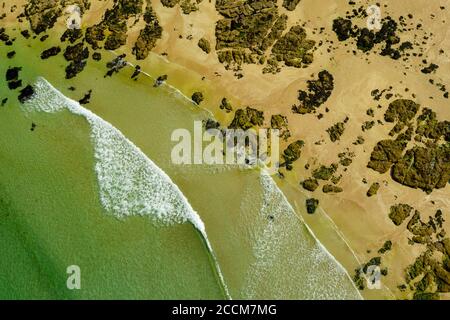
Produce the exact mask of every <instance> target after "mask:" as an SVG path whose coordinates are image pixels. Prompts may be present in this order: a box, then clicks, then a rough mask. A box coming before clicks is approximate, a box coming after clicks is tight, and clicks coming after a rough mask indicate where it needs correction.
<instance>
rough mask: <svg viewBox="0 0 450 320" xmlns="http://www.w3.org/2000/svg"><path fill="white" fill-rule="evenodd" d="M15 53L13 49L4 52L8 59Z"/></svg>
mask: <svg viewBox="0 0 450 320" xmlns="http://www.w3.org/2000/svg"><path fill="white" fill-rule="evenodd" d="M15 55H16V52H15V51H14V50H13V51H10V52H8V53H7V54H6V57H7V58H8V59H12V58H14V56H15Z"/></svg>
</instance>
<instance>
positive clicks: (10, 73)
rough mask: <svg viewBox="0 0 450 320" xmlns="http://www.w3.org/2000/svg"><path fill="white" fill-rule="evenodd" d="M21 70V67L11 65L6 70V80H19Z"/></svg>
mask: <svg viewBox="0 0 450 320" xmlns="http://www.w3.org/2000/svg"><path fill="white" fill-rule="evenodd" d="M21 70H22V68H21V67H11V68H8V70H6V81H16V80H19V72H20V71H21Z"/></svg>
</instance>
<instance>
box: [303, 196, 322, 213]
mask: <svg viewBox="0 0 450 320" xmlns="http://www.w3.org/2000/svg"><path fill="white" fill-rule="evenodd" d="M318 206H319V200H317V199H314V198H311V199H306V212H308V213H309V214H314V213H315V212H316V209H317V207H318Z"/></svg>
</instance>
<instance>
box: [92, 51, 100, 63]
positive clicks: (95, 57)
mask: <svg viewBox="0 0 450 320" xmlns="http://www.w3.org/2000/svg"><path fill="white" fill-rule="evenodd" d="M92 59H94V60H95V61H100V60H101V59H102V54H101V53H100V52H94V53H93V54H92Z"/></svg>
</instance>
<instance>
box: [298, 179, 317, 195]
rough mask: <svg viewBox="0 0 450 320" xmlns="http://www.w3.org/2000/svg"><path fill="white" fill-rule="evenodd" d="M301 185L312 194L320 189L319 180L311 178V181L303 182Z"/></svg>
mask: <svg viewBox="0 0 450 320" xmlns="http://www.w3.org/2000/svg"><path fill="white" fill-rule="evenodd" d="M301 185H302V187H303V189H305V190H308V191H311V192H312V191H315V190H316V189H317V188H318V187H319V182H318V181H317V179H313V178H309V179H306V180H304V181H302V183H301Z"/></svg>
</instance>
